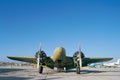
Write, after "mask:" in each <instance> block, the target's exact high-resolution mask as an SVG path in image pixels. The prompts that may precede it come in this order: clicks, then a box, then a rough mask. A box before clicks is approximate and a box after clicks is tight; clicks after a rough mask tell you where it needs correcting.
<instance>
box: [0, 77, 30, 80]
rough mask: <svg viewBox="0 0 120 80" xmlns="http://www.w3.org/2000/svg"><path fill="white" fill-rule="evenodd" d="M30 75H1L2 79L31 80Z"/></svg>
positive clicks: (0, 78)
mask: <svg viewBox="0 0 120 80" xmlns="http://www.w3.org/2000/svg"><path fill="white" fill-rule="evenodd" d="M29 79H32V78H30V77H15V76H7V77H6V76H4V77H3V76H0V80H29Z"/></svg>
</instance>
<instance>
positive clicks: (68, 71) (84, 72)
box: [66, 70, 106, 74]
mask: <svg viewBox="0 0 120 80" xmlns="http://www.w3.org/2000/svg"><path fill="white" fill-rule="evenodd" d="M66 72H67V73H70V72H75V73H76V70H67V71H66ZM103 72H106V71H99V70H81V72H80V73H81V74H89V73H103Z"/></svg>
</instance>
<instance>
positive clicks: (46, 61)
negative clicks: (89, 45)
mask: <svg viewBox="0 0 120 80" xmlns="http://www.w3.org/2000/svg"><path fill="white" fill-rule="evenodd" d="M7 57H8V58H9V59H12V60H17V61H23V62H28V63H33V64H37V68H38V72H39V73H40V74H42V73H43V67H44V66H47V67H49V68H51V69H54V68H57V71H63V70H69V69H72V68H76V73H77V74H80V70H81V67H84V66H87V64H90V63H96V62H104V61H109V60H112V59H113V58H89V57H85V55H84V53H83V52H82V51H81V50H80V46H79V47H78V51H76V52H75V53H74V54H73V57H69V56H66V51H65V49H64V48H63V47H57V48H56V49H55V50H54V54H53V56H51V57H48V56H47V55H46V53H45V51H43V50H42V46H40V49H39V50H38V51H37V52H36V54H35V56H34V57H17V56H7Z"/></svg>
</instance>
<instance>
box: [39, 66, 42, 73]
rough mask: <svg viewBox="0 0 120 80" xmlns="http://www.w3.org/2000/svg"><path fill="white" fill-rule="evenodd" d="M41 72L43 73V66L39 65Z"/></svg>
mask: <svg viewBox="0 0 120 80" xmlns="http://www.w3.org/2000/svg"><path fill="white" fill-rule="evenodd" d="M39 73H40V74H42V73H43V67H42V66H40V67H39Z"/></svg>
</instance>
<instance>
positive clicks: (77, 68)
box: [76, 66, 80, 74]
mask: <svg viewBox="0 0 120 80" xmlns="http://www.w3.org/2000/svg"><path fill="white" fill-rule="evenodd" d="M76 73H77V74H80V67H79V66H78V67H76Z"/></svg>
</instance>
